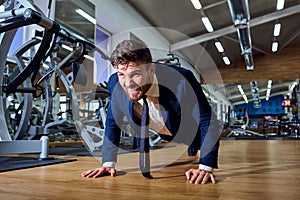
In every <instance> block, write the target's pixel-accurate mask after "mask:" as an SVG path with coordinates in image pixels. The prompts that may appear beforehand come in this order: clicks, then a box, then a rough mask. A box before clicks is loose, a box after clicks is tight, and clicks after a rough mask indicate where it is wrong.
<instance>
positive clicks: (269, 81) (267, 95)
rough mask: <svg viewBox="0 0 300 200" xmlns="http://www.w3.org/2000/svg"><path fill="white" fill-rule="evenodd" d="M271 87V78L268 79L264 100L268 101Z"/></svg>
mask: <svg viewBox="0 0 300 200" xmlns="http://www.w3.org/2000/svg"><path fill="white" fill-rule="evenodd" d="M271 88H272V80H268V86H267V94H266V101H269V98H270V94H271Z"/></svg>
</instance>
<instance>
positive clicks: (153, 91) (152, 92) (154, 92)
mask: <svg viewBox="0 0 300 200" xmlns="http://www.w3.org/2000/svg"><path fill="white" fill-rule="evenodd" d="M146 96H150V97H159V87H158V83H157V77H156V75H155V74H154V78H153V83H152V85H151V87H150V88H149V90H148V91H147V92H146Z"/></svg>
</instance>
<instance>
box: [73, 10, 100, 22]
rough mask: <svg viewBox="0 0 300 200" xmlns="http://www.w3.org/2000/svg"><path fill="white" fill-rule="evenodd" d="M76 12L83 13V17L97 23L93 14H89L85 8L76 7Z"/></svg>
mask: <svg viewBox="0 0 300 200" xmlns="http://www.w3.org/2000/svg"><path fill="white" fill-rule="evenodd" d="M76 13H78V14H79V15H81V16H82V17H84V18H85V19H87V20H88V21H90V22H91V23H93V24H96V19H95V18H93V17H92V16H90V15H89V14H87V13H86V12H84V11H83V10H81V9H76Z"/></svg>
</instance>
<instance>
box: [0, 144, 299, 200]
mask: <svg viewBox="0 0 300 200" xmlns="http://www.w3.org/2000/svg"><path fill="white" fill-rule="evenodd" d="M170 149H172V147H170ZM154 155H155V154H154ZM151 156H152V158H153V160H154V161H155V162H157V163H159V161H160V159H161V161H163V160H164V159H166V157H167V156H168V155H165V157H164V156H161V158H155V157H154V156H153V155H152V154H151ZM56 157H67V158H76V159H77V160H78V161H75V162H70V163H64V164H57V165H50V166H44V167H37V168H30V169H24V170H16V171H10V172H3V173H0V185H1V188H0V190H1V199H5V200H6V199H8V200H10V199H13V200H19V199H20V200H24V199H132V200H133V199H189V200H190V199H206V200H207V199H208V200H210V199H226V200H227V199H246V200H252V199H260V200H261V199H264V200H265V199H272V200H273V199H275V200H276V199H280V200H282V199H285V200H289V199H291V200H295V199H299V196H300V189H299V185H300V169H299V168H300V140H221V145H220V153H219V169H217V170H215V172H214V173H215V176H216V178H217V182H218V183H217V184H205V185H194V184H189V183H188V182H187V181H186V180H185V176H184V172H185V171H186V170H187V169H189V168H190V167H197V164H196V163H197V160H198V158H197V157H188V156H187V155H186V153H184V154H183V155H181V156H180V158H178V159H176V160H175V161H174V162H173V163H172V164H170V165H168V166H161V167H158V168H156V169H155V170H153V172H152V175H153V176H154V177H155V178H154V179H152V180H148V179H145V178H143V177H142V176H141V174H140V173H138V167H137V163H135V162H136V160H137V157H138V154H137V153H128V154H121V155H119V160H120V161H119V162H122V164H120V165H118V167H119V168H120V171H118V174H117V177H109V176H106V177H102V178H97V179H87V178H83V177H81V176H80V173H81V172H83V171H85V170H88V169H91V168H94V167H97V166H99V165H100V161H99V159H97V158H94V157H88V156H81V157H79V156H77V157H72V156H56Z"/></svg>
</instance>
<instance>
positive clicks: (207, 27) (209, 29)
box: [202, 17, 214, 32]
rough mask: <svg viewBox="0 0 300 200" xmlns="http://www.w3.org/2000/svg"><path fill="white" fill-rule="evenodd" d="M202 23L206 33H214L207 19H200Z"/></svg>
mask: <svg viewBox="0 0 300 200" xmlns="http://www.w3.org/2000/svg"><path fill="white" fill-rule="evenodd" d="M202 22H203V24H204V26H205V28H206V30H207V31H208V32H213V31H214V28H213V27H212V25H211V23H210V21H209V19H208V18H207V17H202Z"/></svg>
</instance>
